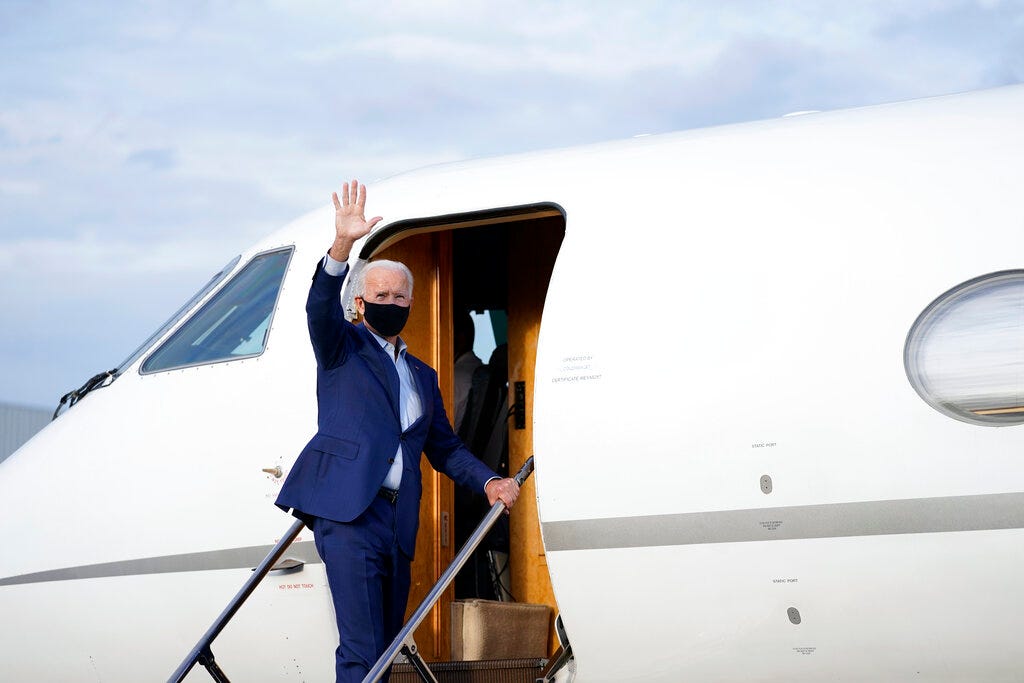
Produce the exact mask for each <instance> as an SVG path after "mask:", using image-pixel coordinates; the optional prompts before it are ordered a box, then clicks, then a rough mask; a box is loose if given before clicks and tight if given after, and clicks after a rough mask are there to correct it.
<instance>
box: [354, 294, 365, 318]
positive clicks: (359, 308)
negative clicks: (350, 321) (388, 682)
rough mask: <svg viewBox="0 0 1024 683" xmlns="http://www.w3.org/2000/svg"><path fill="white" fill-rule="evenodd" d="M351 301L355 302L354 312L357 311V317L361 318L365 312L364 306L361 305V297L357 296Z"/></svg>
mask: <svg viewBox="0 0 1024 683" xmlns="http://www.w3.org/2000/svg"><path fill="white" fill-rule="evenodd" d="M353 301H355V304H356V310H357V311H359V317H360V318H362V317H363V314H364V313H365V312H366V304H364V303H363V297H361V296H357V297H355V298H354V299H353Z"/></svg>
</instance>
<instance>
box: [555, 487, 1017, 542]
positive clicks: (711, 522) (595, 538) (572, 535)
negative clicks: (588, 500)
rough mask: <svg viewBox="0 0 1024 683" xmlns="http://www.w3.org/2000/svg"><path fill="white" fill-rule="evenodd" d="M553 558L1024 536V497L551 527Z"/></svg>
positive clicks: (696, 515)
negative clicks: (883, 538)
mask: <svg viewBox="0 0 1024 683" xmlns="http://www.w3.org/2000/svg"><path fill="white" fill-rule="evenodd" d="M543 526H544V547H545V549H547V550H550V551H555V550H597V549H606V548H646V547H653V546H666V545H693V544H705V543H744V542H750V541H785V540H796V539H809V538H840V537H845V536H880V535H892V534H931V533H940V532H949V531H983V530H990V529H1020V528H1024V493H994V494H987V495H979V496H950V497H945V498H911V499H904V500H880V501H866V502H858V503H833V504H827V505H798V506H793V507H777V508H756V509H751V510H720V511H715V512H691V513H682V514H675V515H650V516H646V517H614V518H608V519H577V520H566V521H559V522H545V523H544V525H543Z"/></svg>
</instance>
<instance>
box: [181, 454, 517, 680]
mask: <svg viewBox="0 0 1024 683" xmlns="http://www.w3.org/2000/svg"><path fill="white" fill-rule="evenodd" d="M531 472H533V456H530V458H528V459H527V461H526V462H525V463H524V464H523V466H522V467H521V468H520V469H519V471H518V472H516V475H515V480H516V483H517V484H519V485H520V486H522V485H523V483H524V482H525V481H526V479H527V478H528V477H529V476H530V473H531ZM505 510H506V507H505V504H504V503H503V502H501V501H500V500H499V501H498V502H496V503H495V504H494V505H492V506H491V509H490V511H489V512H488V513H487V515H486V516H485V517H484V518H483V520H482V521H481V522H480V524H479V525H478V526H477V528H476V530H474V531H473V533H472V535H470V537H469V539H468V540H467V541H466V543H465V545H463V546H462V549H461V550H459V553H458V554H457V555H456V556H455V559H454V560H452V563H451V564H450V565H449V566H448V568H447V569H446V570H445V571H444V573H443V574H441V578H439V579H438V580H437V583H435V584H434V587H433V588H431V589H430V592H429V593H428V594H427V597H426V598H424V599H423V602H422V603H420V606H419V607H418V608H417V609H416V612H414V613H413V615H412V617H411V618H410V619H409V621H408V622H406V624H405V626H404V627H403V628H402V630H401V631H400V632H399V634H398V635H397V636H395V639H394V640H393V641H392V643H391V645H389V646H388V649H387V650H385V651H384V654H382V655H381V656H380V659H378V660H377V663H376V664H375V665H374V667H373V669H371V670H370V672H369V673H368V674H367V675H366V677H365V678H364V679H363V683H371V682H373V683H375V682H376V681H379V680H380V679H381V677H382V676H383V675H384V672H385V671H386V670H387V668H388V667H389V666H391V664H392V663H393V662H394V661H395V658H397V657H398V655H399V653H400V652H402V650H403V648H405V647H406V643H407V641H409V642H411V638H412V632H413V631H415V630H416V628H417V627H418V626H419V625H420V624H421V623H422V622H423V619H424V618H425V617H426V616H427V613H428V612H429V611H430V610H431V609H432V608H433V607H434V604H435V603H436V602H437V601H438V600H439V599H440V597H441V594H442V593H443V592H444V591H445V590H446V589H447V588H448V586H449V585H450V584H451V582H452V581H453V580H454V579H455V575H456V574H458V573H459V570H460V569H462V567H463V566H464V565H465V564H466V562H467V561H468V560H469V557H470V555H472V554H473V552H474V551H475V550H476V549H477V547H478V546H479V545H480V543H481V542H482V541H483V539H484V536H486V535H487V532H488V531H490V530H491V527H493V526H494V524H495V523H496V522H497V521H498V519H499V518H500V517H501V515H502V513H504V512H505ZM303 527H305V523H304V522H303V521H302V520H296V521H295V523H293V524H292V525H291V527H289V529H288V531H287V533H285V535H284V536H282V537H281V540H280V541H278V542H277V545H275V546H274V548H273V550H271V551H270V554H268V555H267V556H266V557H265V558H263V561H262V562H260V564H259V566H257V567H256V569H254V570H253V572H252V576H250V577H249V579H248V580H247V581H246V582H245V584H244V585H243V586H242V588H241V589H240V590H239V591H238V593H236V594H235V597H234V598H232V599H231V602H229V603H228V606H227V607H225V608H224V611H223V612H221V613H220V616H218V617H217V619H216V620H214V622H213V625H211V626H210V628H208V629H207V630H206V633H204V634H203V637H202V638H200V639H199V642H198V643H196V646H195V647H194V648H192V651H191V652H189V654H188V656H187V657H186V658H185V660H184V661H183V662H182V663H181V664H180V665H179V666H178V668H177V669H175V670H174V673H173V674H171V677H170V678H168V679H167V683H181V682H182V681H183V680H185V676H187V675H188V674H189V672H190V671H191V670H192V668H193V667H194V666H195V665H196V664H197V663H198V664H202V665H203V666H204V667H206V670H207V671H209V672H210V676H212V677H213V680H214V681H217V683H230V681H229V680H228V677H227V676H226V675H225V674H224V672H223V671H222V670H221V668H220V667H219V666H218V665H217V662H216V660H215V659H214V656H213V650H212V649H211V647H212V645H213V641H214V639H216V638H217V636H219V635H220V632H221V631H223V630H224V627H225V626H227V624H228V622H229V621H231V618H232V617H233V616H235V613H236V612H237V611H238V610H239V608H240V607H241V606H242V603H244V602H245V601H246V599H247V598H248V597H249V596H250V595H252V593H253V591H255V590H256V586H258V585H259V583H260V582H261V581H262V580H263V579H264V577H266V575H267V574H269V573H270V571H271V570H272V569H273V566H274V564H275V563H277V561H278V560H279V559H280V558H281V555H283V554H284V551H285V550H287V549H288V546H290V545H291V544H292V542H293V541H294V540H295V538H296V537H297V536H298V535H299V532H301V531H302V529H303Z"/></svg>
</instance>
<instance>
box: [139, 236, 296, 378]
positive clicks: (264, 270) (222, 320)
mask: <svg viewBox="0 0 1024 683" xmlns="http://www.w3.org/2000/svg"><path fill="white" fill-rule="evenodd" d="M291 255H292V249H291V248H288V249H279V250H277V251H269V252H266V253H264V254H259V255H257V256H255V257H253V259H252V260H251V261H249V263H247V264H246V265H245V267H244V268H242V269H241V270H240V271H238V274H237V275H235V277H233V278H232V279H231V280H230V281H228V283H227V284H226V285H224V286H223V287H222V288H221V290H220V291H219V292H217V293H216V294H214V295H213V297H212V298H211V299H210V300H209V301H207V302H206V305H204V306H203V307H202V308H200V309H199V311H198V312H196V314H195V315H193V316H192V317H191V318H189V319H188V320H187V321H186V322H185V324H183V325H182V326H181V327H179V328H178V330H177V332H175V333H174V334H173V335H171V337H170V339H168V340H167V341H165V342H164V343H163V344H162V345H161V346H160V348H158V349H157V350H156V351H154V352H153V354H152V355H151V356H150V357H149V358H147V359H146V362H145V363H143V364H142V368H141V369H140V370H139V371H140V372H141V373H143V374H146V373H151V372H160V371H162V370H173V369H174V368H184V367H189V366H192V365H206V364H207V363H217V362H220V361H227V360H237V359H239V358H249V357H251V356H258V355H259V354H261V353H263V349H264V348H265V347H266V344H267V335H268V333H269V330H270V322H271V320H272V319H273V317H274V309H276V308H277V295H278V293H279V292H280V291H281V283H282V281H283V280H284V274H285V272H286V271H287V270H288V261H289V260H290V259H291Z"/></svg>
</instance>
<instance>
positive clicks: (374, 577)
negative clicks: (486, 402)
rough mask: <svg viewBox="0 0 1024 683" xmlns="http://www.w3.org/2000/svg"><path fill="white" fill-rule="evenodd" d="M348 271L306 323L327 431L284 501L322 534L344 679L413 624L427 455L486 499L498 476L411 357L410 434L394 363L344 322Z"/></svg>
mask: <svg viewBox="0 0 1024 683" xmlns="http://www.w3.org/2000/svg"><path fill="white" fill-rule="evenodd" d="M347 273H348V270H347V269H346V270H345V272H344V273H342V275H340V276H338V277H335V276H332V275H329V274H328V273H327V272H326V271H324V269H323V266H322V264H321V265H320V266H318V267H317V269H316V273H315V274H314V276H313V284H312V286H311V287H310V290H309V298H308V299H307V301H306V315H307V319H308V323H309V335H310V340H311V341H312V343H313V351H314V353H315V355H316V361H317V403H318V421H317V433H316V435H315V436H313V438H312V439H310V441H309V443H308V444H306V447H305V448H303V449H302V452H301V453H300V454H299V457H298V459H297V460H296V461H295V465H294V466H293V467H292V469H291V471H290V472H289V474H288V478H287V479H286V480H285V482H284V485H283V486H282V488H281V493H280V495H279V496H278V498H277V503H276V504H277V505H278V506H279V507H281V508H282V509H285V510H288V509H289V508H291V509H292V510H293V514H295V516H296V517H299V518H300V519H302V520H303V521H305V522H306V524H307V525H308V526H309V527H310V528H311V529H312V530H313V534H314V537H315V539H316V545H317V550H318V551H320V555H321V557H322V558H323V560H324V565H325V567H326V570H327V575H328V581H329V583H330V586H331V594H332V598H333V601H334V605H335V612H336V613H337V617H338V629H339V633H340V636H341V641H340V645H339V648H338V653H337V655H338V680H339V681H342V680H345V681H348V680H354V681H359V680H362V677H363V675H365V673H366V670H367V669H369V667H370V666H372V665H373V663H374V661H376V658H377V657H378V656H379V655H380V653H381V652H383V650H384V649H385V648H386V647H387V646H388V644H390V642H391V640H392V639H393V638H394V636H395V635H396V634H397V633H398V631H399V630H400V628H401V624H402V620H403V619H404V612H405V604H406V600H407V598H408V589H409V562H410V561H411V560H412V557H413V552H414V550H415V547H416V531H417V529H418V526H419V504H420V496H421V493H422V489H423V486H422V481H421V477H420V454H421V453H426V455H427V459H428V460H429V461H430V464H431V466H432V467H433V468H434V469H435V470H437V471H439V472H443V473H444V474H446V475H448V476H449V477H450V478H451V479H453V480H454V481H455V482H456V483H458V484H460V485H463V486H466V487H468V488H470V489H472V490H473V491H476V492H482V491H483V489H484V485H485V484H486V482H487V481H488V480H489V479H491V478H494V477H497V476H498V475H496V474H495V473H494V472H493V471H491V470H490V469H489V468H488V467H487V466H486V465H484V464H483V463H481V462H480V461H479V460H477V459H476V458H475V457H474V456H473V454H472V453H470V452H469V450H467V449H466V447H465V446H464V445H463V443H462V441H460V440H459V438H458V436H456V435H455V433H454V432H453V431H452V428H451V425H450V424H449V422H448V416H447V415H446V414H445V410H444V405H443V403H442V401H441V392H440V390H439V389H438V384H437V373H436V372H434V370H433V369H431V368H430V367H429V366H427V365H425V364H424V363H423V362H422V361H420V360H419V359H417V358H414V357H413V356H411V355H407V356H406V361H407V363H408V364H409V367H410V369H411V371H412V375H413V377H414V379H415V382H416V385H417V386H416V389H417V392H418V394H419V399H420V405H421V407H422V410H423V414H422V415H421V416H420V418H419V419H418V420H416V421H415V422H413V423H412V424H411V425H409V427H408V428H407V429H405V430H404V431H403V429H402V425H401V419H400V415H399V379H398V373H397V371H396V369H395V364H394V362H393V361H392V360H391V359H390V358H388V355H387V353H386V352H385V351H384V349H383V348H381V345H380V343H379V342H378V341H377V339H376V338H375V337H374V336H373V334H371V333H370V331H369V330H367V329H366V328H365V327H364V326H363V325H353V324H352V323H350V322H348V321H347V320H345V316H344V311H343V309H342V306H341V288H342V283H343V282H344V279H345V276H346V275H347ZM399 444H401V447H402V461H403V471H402V483H401V486H400V487H399V494H398V500H397V502H395V503H391V502H389V501H388V500H386V499H384V498H381V497H380V496H379V495H378V492H379V490H380V487H381V484H382V482H383V481H384V478H385V476H386V475H387V473H388V470H389V469H390V467H391V464H392V463H393V460H394V457H395V453H396V452H397V450H398V448H399ZM367 585H369V590H367ZM396 622H397V623H396Z"/></svg>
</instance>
